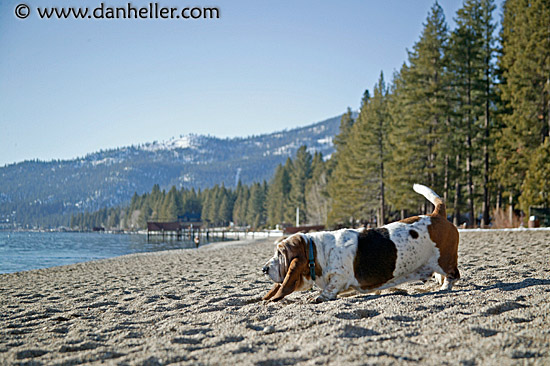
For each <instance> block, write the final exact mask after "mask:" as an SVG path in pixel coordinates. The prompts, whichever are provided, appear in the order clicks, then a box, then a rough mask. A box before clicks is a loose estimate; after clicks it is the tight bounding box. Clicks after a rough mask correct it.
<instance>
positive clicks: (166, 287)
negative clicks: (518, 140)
mask: <svg viewBox="0 0 550 366" xmlns="http://www.w3.org/2000/svg"><path fill="white" fill-rule="evenodd" d="M272 253H273V239H269V240H265V239H263V240H256V241H248V242H236V243H232V244H230V245H220V244H215V245H211V246H205V247H202V248H199V249H198V250H177V251H169V252H158V253H152V254H138V255H129V256H124V257H119V258H114V259H108V260H102V261H97V262H88V263H82V264H76V265H70V266H63V267H55V268H49V269H43V270H36V271H29V272H20V273H13V274H4V275H0V332H1V334H0V364H5V365H18V364H21V365H78V364H117V365H166V364H183V365H258V366H269V365H388V364H400V365H401V364H416V365H444V364H451V365H499V366H503V365H523V364H527V365H549V364H550V263H549V261H550V231H527V230H525V231H487V232H480V231H467V232H461V241H460V248H459V268H460V271H461V275H462V279H461V280H460V281H459V282H457V284H456V285H455V288H454V290H453V291H452V292H445V293H439V292H437V291H435V289H436V286H435V282H433V283H431V284H428V285H423V284H421V283H412V284H408V285H403V286H400V288H399V289H397V290H388V291H384V292H383V293H382V294H380V295H374V294H357V295H352V296H349V297H343V298H339V299H338V300H335V301H331V302H327V303H322V304H312V303H311V302H310V300H311V299H312V298H313V297H314V296H315V294H316V293H317V291H315V292H302V293H294V294H292V295H290V296H288V297H287V298H286V299H285V300H283V301H282V302H280V303H264V302H263V301H262V300H261V297H262V296H263V295H264V294H265V293H266V292H267V291H268V289H269V288H270V287H271V283H270V281H269V280H268V279H267V278H265V277H264V276H263V275H262V273H261V270H260V269H261V266H262V265H263V264H264V262H265V261H266V260H267V259H268V258H269V257H270V256H271V255H272ZM426 290H429V291H426Z"/></svg>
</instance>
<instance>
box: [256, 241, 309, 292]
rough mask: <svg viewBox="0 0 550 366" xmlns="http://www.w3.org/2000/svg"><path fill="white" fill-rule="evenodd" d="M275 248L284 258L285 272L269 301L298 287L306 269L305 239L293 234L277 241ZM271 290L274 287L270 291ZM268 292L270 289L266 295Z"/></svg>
mask: <svg viewBox="0 0 550 366" xmlns="http://www.w3.org/2000/svg"><path fill="white" fill-rule="evenodd" d="M277 248H278V250H279V251H280V252H281V253H283V255H284V256H285V258H286V264H285V268H286V274H285V278H284V280H283V283H282V284H280V287H279V288H278V289H277V292H276V293H275V294H274V295H273V297H272V298H271V301H279V300H281V299H282V298H284V297H285V296H286V295H289V294H291V293H292V292H294V290H295V289H296V288H299V287H300V286H301V285H302V281H303V279H302V276H303V275H304V274H305V273H304V272H305V271H307V269H308V266H307V254H306V253H307V252H306V241H305V239H304V238H303V237H302V236H301V235H293V236H292V237H290V238H288V239H286V240H284V241H282V242H280V243H278V244H277ZM273 290H274V288H273V289H272V291H273ZM270 293H271V291H270V292H269V293H268V295H269V294H270ZM268 295H266V296H265V297H267V296H268Z"/></svg>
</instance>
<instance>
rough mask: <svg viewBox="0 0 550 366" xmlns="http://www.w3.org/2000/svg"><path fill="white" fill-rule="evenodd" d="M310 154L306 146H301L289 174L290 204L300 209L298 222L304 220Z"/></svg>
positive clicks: (301, 222) (305, 215)
mask: <svg viewBox="0 0 550 366" xmlns="http://www.w3.org/2000/svg"><path fill="white" fill-rule="evenodd" d="M311 161H312V157H311V154H310V153H309V152H308V151H307V147H306V146H301V147H300V148H299V149H298V151H297V152H296V157H295V158H294V161H293V169H292V173H291V176H290V181H291V188H290V205H291V207H294V208H296V207H298V208H299V209H300V224H303V223H305V222H306V217H307V206H306V184H307V182H308V180H309V179H310V177H311Z"/></svg>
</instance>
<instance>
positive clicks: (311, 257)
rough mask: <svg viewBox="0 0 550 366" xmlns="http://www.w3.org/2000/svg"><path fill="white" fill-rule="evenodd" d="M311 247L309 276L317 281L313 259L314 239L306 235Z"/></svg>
mask: <svg viewBox="0 0 550 366" xmlns="http://www.w3.org/2000/svg"><path fill="white" fill-rule="evenodd" d="M304 237H305V238H306V240H307V243H308V245H309V274H310V275H311V279H312V280H313V281H315V258H314V257H313V239H311V237H310V236H309V235H304Z"/></svg>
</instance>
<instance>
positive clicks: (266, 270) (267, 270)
mask: <svg viewBox="0 0 550 366" xmlns="http://www.w3.org/2000/svg"><path fill="white" fill-rule="evenodd" d="M262 272H263V273H265V274H267V272H269V267H268V266H265V267H264V268H262Z"/></svg>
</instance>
